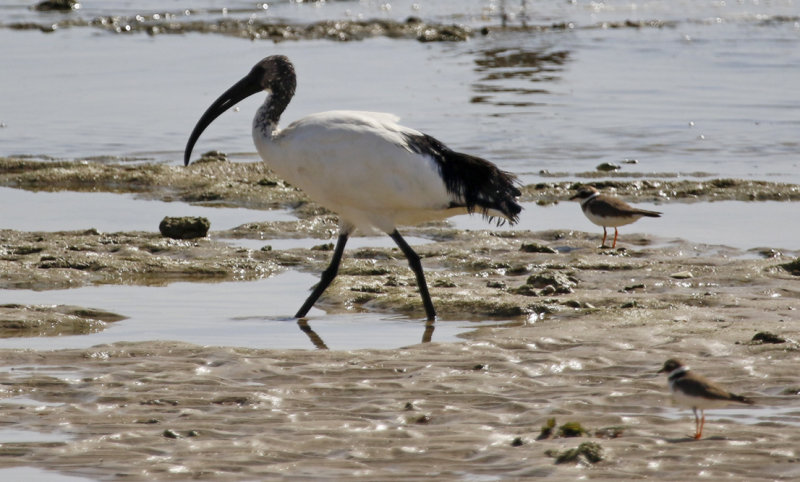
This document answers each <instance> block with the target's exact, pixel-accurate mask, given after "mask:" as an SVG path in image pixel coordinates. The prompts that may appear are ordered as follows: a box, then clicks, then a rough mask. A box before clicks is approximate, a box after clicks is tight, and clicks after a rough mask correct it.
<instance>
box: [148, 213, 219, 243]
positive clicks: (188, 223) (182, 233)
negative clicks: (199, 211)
mask: <svg viewBox="0 0 800 482" xmlns="http://www.w3.org/2000/svg"><path fill="white" fill-rule="evenodd" d="M209 228H211V222H210V221H209V220H208V219H207V218H203V217H197V216H183V217H169V216H167V217H165V218H164V219H162V220H161V223H160V224H159V225H158V230H159V231H161V234H162V235H164V236H165V237H167V238H172V239H194V238H204V237H206V235H207V234H208V230H209Z"/></svg>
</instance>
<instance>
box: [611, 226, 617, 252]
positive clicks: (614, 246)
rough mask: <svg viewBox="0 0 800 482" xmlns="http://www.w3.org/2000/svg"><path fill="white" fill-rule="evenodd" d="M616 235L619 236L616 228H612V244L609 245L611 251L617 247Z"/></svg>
mask: <svg viewBox="0 0 800 482" xmlns="http://www.w3.org/2000/svg"><path fill="white" fill-rule="evenodd" d="M618 234H619V231H617V228H614V244H612V245H611V248H612V249H613V248H616V247H617V235H618Z"/></svg>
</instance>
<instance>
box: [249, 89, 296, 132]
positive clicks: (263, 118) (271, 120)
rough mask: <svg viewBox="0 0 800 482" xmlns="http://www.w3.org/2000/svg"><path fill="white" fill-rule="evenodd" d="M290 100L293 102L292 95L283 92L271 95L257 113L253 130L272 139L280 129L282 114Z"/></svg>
mask: <svg viewBox="0 0 800 482" xmlns="http://www.w3.org/2000/svg"><path fill="white" fill-rule="evenodd" d="M290 100H292V96H291V94H288V93H285V92H283V91H274V92H272V93H270V94H269V95H268V96H267V99H266V100H265V101H264V103H263V104H261V107H259V108H258V111H257V112H256V116H255V118H254V119H253V129H254V130H258V131H260V132H261V133H262V134H263V135H264V136H265V137H267V138H269V137H271V136H272V133H273V132H275V130H277V129H278V122H279V121H280V120H281V114H283V111H285V110H286V106H288V105H289V101H290Z"/></svg>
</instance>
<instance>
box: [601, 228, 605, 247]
mask: <svg viewBox="0 0 800 482" xmlns="http://www.w3.org/2000/svg"><path fill="white" fill-rule="evenodd" d="M600 247H601V248H605V247H606V227H605V226H603V242H602V243H600Z"/></svg>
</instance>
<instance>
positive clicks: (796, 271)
mask: <svg viewBox="0 0 800 482" xmlns="http://www.w3.org/2000/svg"><path fill="white" fill-rule="evenodd" d="M781 267H782V268H783V269H785V270H786V271H788V272H789V273H791V274H793V275H794V276H800V258H797V259H795V260H794V261H791V262H789V263H786V264H782V265H781Z"/></svg>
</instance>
